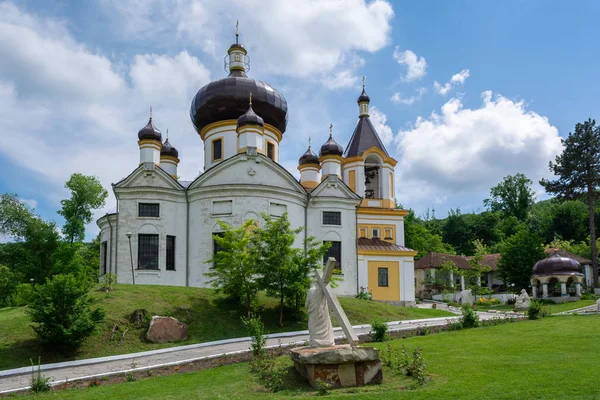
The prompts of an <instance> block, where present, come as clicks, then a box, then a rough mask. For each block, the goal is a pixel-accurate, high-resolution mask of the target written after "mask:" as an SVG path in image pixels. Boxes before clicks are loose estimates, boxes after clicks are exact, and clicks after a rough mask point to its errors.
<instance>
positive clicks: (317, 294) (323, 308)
mask: <svg viewBox="0 0 600 400" xmlns="http://www.w3.org/2000/svg"><path fill="white" fill-rule="evenodd" d="M334 268H335V258H333V257H329V260H328V261H327V266H326V267H325V271H323V276H322V277H321V273H320V272H319V271H315V279H314V280H313V281H312V283H311V284H310V289H309V290H308V293H307V294H306V308H307V309H308V333H309V334H310V340H309V342H310V347H328V346H333V345H334V344H335V341H334V336H333V327H332V326H331V319H329V307H331V309H332V310H333V315H335V319H336V320H337V321H338V322H339V324H340V326H341V327H342V330H343V331H344V335H346V338H347V339H348V343H349V344H351V345H352V346H356V345H357V344H358V336H356V333H354V329H352V325H351V324H350V321H348V317H346V313H344V310H343V309H342V306H341V305H340V302H339V301H338V299H337V297H335V294H333V291H332V290H331V287H330V286H329V281H330V280H331V275H332V274H333V269H334Z"/></svg>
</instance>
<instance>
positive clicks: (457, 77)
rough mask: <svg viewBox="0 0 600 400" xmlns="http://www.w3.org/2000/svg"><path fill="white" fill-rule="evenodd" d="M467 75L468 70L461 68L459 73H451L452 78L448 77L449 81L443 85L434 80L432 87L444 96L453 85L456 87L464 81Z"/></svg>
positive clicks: (468, 74)
mask: <svg viewBox="0 0 600 400" xmlns="http://www.w3.org/2000/svg"><path fill="white" fill-rule="evenodd" d="M469 76H470V73H469V70H468V69H463V70H462V71H460V72H459V73H457V74H454V75H452V78H450V82H446V83H444V84H443V85H442V84H440V83H439V82H438V81H434V82H433V89H434V90H435V91H436V92H437V93H438V94H441V95H442V96H445V95H447V94H448V93H449V92H450V91H451V90H452V89H453V88H454V87H456V86H458V85H462V84H463V83H465V80H467V78H468V77H469Z"/></svg>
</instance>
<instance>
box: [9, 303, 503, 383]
mask: <svg viewBox="0 0 600 400" xmlns="http://www.w3.org/2000/svg"><path fill="white" fill-rule="evenodd" d="M478 314H479V316H480V318H481V319H482V320H488V319H494V318H504V317H505V316H510V315H504V314H499V313H486V312H481V313H478ZM512 317H514V315H512ZM457 319H458V317H445V318H429V319H419V320H410V321H395V322H388V326H389V330H390V331H401V330H410V329H416V328H421V327H432V326H441V325H446V324H447V323H448V321H450V320H452V321H455V320H457ZM353 328H354V331H355V332H356V334H357V335H358V336H360V335H366V334H369V333H370V332H371V326H370V325H356V326H353ZM334 331H335V334H336V338H342V337H343V333H342V331H341V328H335V329H334ZM307 340H308V331H298V332H287V333H279V334H273V335H267V346H268V347H271V348H273V347H278V346H280V345H281V346H283V347H287V346H293V345H301V344H303V343H305V342H306V341H307ZM250 342H251V339H250V338H249V337H245V338H236V339H227V340H219V341H216V342H207V343H200V344H194V345H188V346H179V347H171V348H167V349H161V350H153V351H146V352H141V353H130V354H122V355H118V356H111V357H100V358H91V359H86V360H78V361H68V362H62V363H55V364H44V365H42V366H41V370H42V374H43V375H44V376H45V377H50V378H51V383H52V384H59V383H63V382H65V381H73V380H80V379H89V378H95V377H98V378H100V377H103V376H109V375H115V374H123V373H127V372H133V371H140V370H149V369H153V368H160V367H164V366H172V365H181V364H187V363H190V362H193V361H199V360H203V359H210V358H215V357H221V356H223V355H228V354H237V353H242V352H246V351H248V349H249V348H250ZM36 369H37V368H36ZM30 381H31V367H24V368H17V369H12V370H6V371H0V394H1V393H10V392H16V391H21V390H25V389H28V388H29V385H30Z"/></svg>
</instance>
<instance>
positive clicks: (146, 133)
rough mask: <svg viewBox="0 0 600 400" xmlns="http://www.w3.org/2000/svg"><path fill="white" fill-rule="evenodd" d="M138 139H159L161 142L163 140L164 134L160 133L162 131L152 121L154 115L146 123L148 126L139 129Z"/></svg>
mask: <svg viewBox="0 0 600 400" xmlns="http://www.w3.org/2000/svg"><path fill="white" fill-rule="evenodd" d="M138 139H139V140H158V141H159V142H162V134H161V133H160V131H159V130H158V129H156V127H155V126H154V124H153V123H152V116H150V119H149V120H148V123H147V124H146V126H145V127H143V128H142V129H140V130H139V132H138Z"/></svg>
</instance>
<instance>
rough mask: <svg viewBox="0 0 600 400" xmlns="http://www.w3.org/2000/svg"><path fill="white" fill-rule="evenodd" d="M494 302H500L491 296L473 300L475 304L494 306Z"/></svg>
mask: <svg viewBox="0 0 600 400" xmlns="http://www.w3.org/2000/svg"><path fill="white" fill-rule="evenodd" d="M496 304H500V300H498V299H495V298H493V297H480V298H478V299H477V301H476V302H475V305H476V306H495V305H496Z"/></svg>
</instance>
